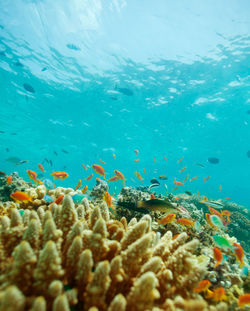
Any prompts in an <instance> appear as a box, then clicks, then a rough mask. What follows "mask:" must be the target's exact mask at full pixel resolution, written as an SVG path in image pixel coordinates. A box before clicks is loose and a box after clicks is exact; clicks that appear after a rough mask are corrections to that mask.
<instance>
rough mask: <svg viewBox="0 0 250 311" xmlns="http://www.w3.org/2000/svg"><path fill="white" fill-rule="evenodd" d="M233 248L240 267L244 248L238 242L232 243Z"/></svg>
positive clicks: (242, 262) (242, 263)
mask: <svg viewBox="0 0 250 311" xmlns="http://www.w3.org/2000/svg"><path fill="white" fill-rule="evenodd" d="M233 249H234V253H235V255H236V258H237V260H238V261H239V262H240V267H241V268H242V267H243V265H244V261H243V258H244V250H243V248H242V246H241V245H240V244H239V243H234V244H233Z"/></svg>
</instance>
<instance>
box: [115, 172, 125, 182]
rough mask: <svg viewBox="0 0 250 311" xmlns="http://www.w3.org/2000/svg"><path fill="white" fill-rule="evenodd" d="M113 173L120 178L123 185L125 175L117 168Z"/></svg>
mask: <svg viewBox="0 0 250 311" xmlns="http://www.w3.org/2000/svg"><path fill="white" fill-rule="evenodd" d="M114 173H115V175H116V176H117V177H119V179H121V180H122V183H123V186H125V180H126V179H125V177H124V175H123V174H122V173H121V172H120V171H117V170H114Z"/></svg>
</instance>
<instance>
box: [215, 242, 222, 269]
mask: <svg viewBox="0 0 250 311" xmlns="http://www.w3.org/2000/svg"><path fill="white" fill-rule="evenodd" d="M213 252H214V259H215V260H216V264H215V266H214V267H215V268H216V267H218V266H219V265H220V264H221V263H222V260H223V255H222V252H221V250H220V249H219V248H218V247H214V249H213Z"/></svg>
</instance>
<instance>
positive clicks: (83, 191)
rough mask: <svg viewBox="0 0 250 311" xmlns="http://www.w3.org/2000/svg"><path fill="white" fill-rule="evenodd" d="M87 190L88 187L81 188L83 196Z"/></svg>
mask: <svg viewBox="0 0 250 311" xmlns="http://www.w3.org/2000/svg"><path fill="white" fill-rule="evenodd" d="M87 190H88V186H87V185H86V186H84V187H83V188H82V193H83V194H84V193H86V191H87Z"/></svg>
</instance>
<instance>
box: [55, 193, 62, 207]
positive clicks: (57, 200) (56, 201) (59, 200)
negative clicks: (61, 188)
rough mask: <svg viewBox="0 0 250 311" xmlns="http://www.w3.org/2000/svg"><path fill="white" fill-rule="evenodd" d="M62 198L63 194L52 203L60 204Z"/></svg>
mask: <svg viewBox="0 0 250 311" xmlns="http://www.w3.org/2000/svg"><path fill="white" fill-rule="evenodd" d="M63 198H64V195H63V194H61V195H59V197H58V198H57V199H56V200H55V201H54V203H56V204H57V205H59V204H61V202H62V200H63Z"/></svg>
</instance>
